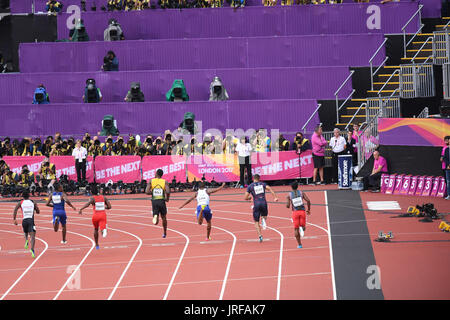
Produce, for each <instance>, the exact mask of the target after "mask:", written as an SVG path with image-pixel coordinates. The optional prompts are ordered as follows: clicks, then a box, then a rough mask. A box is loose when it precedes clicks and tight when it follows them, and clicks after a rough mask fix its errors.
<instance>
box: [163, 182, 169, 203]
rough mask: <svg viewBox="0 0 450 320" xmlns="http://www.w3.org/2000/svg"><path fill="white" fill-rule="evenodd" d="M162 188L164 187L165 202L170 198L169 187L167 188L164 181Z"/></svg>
mask: <svg viewBox="0 0 450 320" xmlns="http://www.w3.org/2000/svg"><path fill="white" fill-rule="evenodd" d="M164 189H166V192H165V193H166V202H169V199H170V188H169V186H168V185H167V183H166V185H165V186H164Z"/></svg>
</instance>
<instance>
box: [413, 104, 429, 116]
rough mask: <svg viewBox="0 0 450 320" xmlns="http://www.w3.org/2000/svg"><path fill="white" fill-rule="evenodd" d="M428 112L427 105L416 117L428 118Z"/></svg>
mask: <svg viewBox="0 0 450 320" xmlns="http://www.w3.org/2000/svg"><path fill="white" fill-rule="evenodd" d="M428 112H429V110H428V107H425V108H423V110H422V111H421V112H420V113H419V115H418V116H417V118H428V115H429V113H428ZM414 118H416V116H414Z"/></svg>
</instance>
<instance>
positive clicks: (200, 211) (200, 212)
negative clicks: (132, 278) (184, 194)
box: [178, 181, 225, 241]
mask: <svg viewBox="0 0 450 320" xmlns="http://www.w3.org/2000/svg"><path fill="white" fill-rule="evenodd" d="M223 187H225V182H224V183H222V185H221V186H220V187H219V188H217V189H212V190H211V189H209V190H207V189H206V188H205V182H203V181H201V182H200V183H199V185H198V191H197V192H196V193H194V195H193V196H192V197H190V198H189V199H187V200H186V201H185V202H184V203H183V204H182V205H181V206H180V207H179V208H178V209H182V208H183V207H184V206H185V205H187V204H188V203H189V202H191V201H192V200H194V199H195V198H197V209H196V211H195V213H196V215H197V222H198V224H199V225H202V223H203V218H204V219H205V220H206V224H207V227H206V241H209V240H211V220H212V212H211V209H210V208H209V195H210V194H213V193H216V192H217V191H220V190H222V189H223Z"/></svg>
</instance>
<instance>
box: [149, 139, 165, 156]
mask: <svg viewBox="0 0 450 320" xmlns="http://www.w3.org/2000/svg"><path fill="white" fill-rule="evenodd" d="M167 151H168V145H167V144H166V143H163V140H162V138H161V137H158V138H156V140H155V143H154V146H153V154H154V155H155V156H165V155H167Z"/></svg>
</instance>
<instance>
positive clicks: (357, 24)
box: [58, 2, 419, 40]
mask: <svg viewBox="0 0 450 320" xmlns="http://www.w3.org/2000/svg"><path fill="white" fill-rule="evenodd" d="M370 5H373V4H370V3H369V4H367V3H364V4H342V5H316V6H292V7H282V8H280V7H246V8H244V9H241V10H234V9H232V8H217V9H195V10H194V9H192V10H182V11H180V10H145V11H134V12H107V13H104V12H83V13H82V14H81V16H82V18H83V19H84V22H85V25H86V29H87V32H88V34H89V37H90V39H91V40H103V31H104V29H105V28H106V27H107V24H108V20H109V19H110V18H112V17H115V18H116V19H117V20H118V21H119V23H120V24H121V25H122V27H123V29H124V33H125V37H126V38H127V39H129V40H137V39H173V38H217V37H227V36H228V37H247V36H248V37H254V36H275V35H277V36H282V35H301V34H330V33H331V34H351V33H399V32H400V29H401V27H402V26H403V24H404V23H405V22H406V21H408V19H409V18H410V17H411V16H412V14H413V13H414V12H415V11H416V10H417V8H418V4H417V2H396V3H389V4H385V5H377V7H378V8H379V10H380V14H381V28H380V29H368V27H367V24H366V20H367V19H368V18H369V16H370V14H368V13H366V11H367V9H368V6H370ZM68 19H70V20H71V19H73V16H72V15H70V14H67V13H64V14H61V15H59V16H58V38H59V39H66V38H68V34H69V30H68V29H67V26H66V21H67V20H68ZM191 21H192V23H187V22H191ZM418 25H419V21H418V17H416V18H415V20H413V22H412V23H411V24H410V26H409V28H408V29H407V32H416V30H417V28H418Z"/></svg>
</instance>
